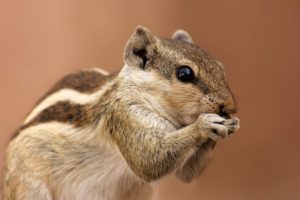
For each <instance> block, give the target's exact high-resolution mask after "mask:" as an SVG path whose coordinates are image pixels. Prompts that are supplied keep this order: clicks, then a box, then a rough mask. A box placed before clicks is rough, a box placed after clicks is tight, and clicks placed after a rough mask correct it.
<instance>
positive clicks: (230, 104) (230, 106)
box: [220, 97, 238, 114]
mask: <svg viewBox="0 0 300 200" xmlns="http://www.w3.org/2000/svg"><path fill="white" fill-rule="evenodd" d="M237 110H238V108H237V105H236V102H235V100H234V98H233V97H229V98H227V99H226V100H225V101H224V103H223V104H221V105H220V111H221V112H222V113H228V114H234V113H236V112H237Z"/></svg>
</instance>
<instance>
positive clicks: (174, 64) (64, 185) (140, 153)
mask: <svg viewBox="0 0 300 200" xmlns="http://www.w3.org/2000/svg"><path fill="white" fill-rule="evenodd" d="M124 63H125V64H124V66H123V68H122V69H121V70H119V71H118V72H115V73H112V74H108V73H107V72H105V71H103V70H101V69H97V68H95V69H87V70H81V71H79V72H76V73H73V74H70V75H67V76H65V77H64V78H63V79H62V80H61V81H59V82H58V83H57V84H55V85H54V86H53V87H52V88H51V89H50V91H49V92H48V93H47V94H46V95H45V96H44V97H43V98H42V99H41V100H40V101H39V102H38V103H37V105H36V106H35V107H34V109H33V110H32V111H31V113H29V115H27V117H26V119H25V121H24V122H23V124H22V126H21V127H20V128H19V131H18V132H17V133H16V135H15V136H14V137H13V138H12V140H11V141H10V143H9V145H8V147H7V151H6V162H5V163H6V165H5V179H4V199H5V200H33V199H45V200H69V199H72V200H81V199H88V200H96V199H101V200H102V199H103V200H119V199H126V200H129V199H131V200H133V199H150V198H151V197H152V193H153V189H152V187H153V183H155V182H156V181H157V180H159V179H161V178H162V177H164V176H166V175H168V174H172V173H174V174H175V175H176V176H177V177H178V178H179V179H181V180H182V181H184V182H190V181H192V180H193V179H195V178H196V177H197V176H198V175H199V174H201V172H202V171H203V170H204V169H205V168H206V166H207V164H208V162H209V160H210V157H211V153H212V150H213V149H214V146H215V145H216V143H217V141H219V140H220V139H223V138H227V137H228V136H229V135H230V134H231V133H233V132H235V131H236V130H237V129H238V128H239V120H238V118H237V117H234V116H233V114H235V113H236V112H237V104H236V100H235V98H234V96H233V94H232V92H231V90H230V88H229V85H228V82H227V78H226V75H225V70H224V66H223V65H222V64H221V63H220V62H219V61H217V60H216V59H214V58H213V57H212V56H210V55H209V54H208V53H207V52H205V51H204V50H202V49H201V48H199V47H198V46H197V45H196V44H195V43H194V42H193V40H192V38H191V36H190V35H189V34H188V33H187V32H186V31H183V30H177V31H176V32H175V33H174V34H173V36H172V37H171V39H163V38H160V37H157V36H154V35H152V33H151V32H150V31H149V30H148V29H147V28H144V27H142V26H138V27H137V28H136V30H135V32H134V33H133V34H132V36H131V37H130V39H129V41H128V42H127V44H126V47H125V50H124Z"/></svg>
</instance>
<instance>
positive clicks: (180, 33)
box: [172, 30, 193, 43]
mask: <svg viewBox="0 0 300 200" xmlns="http://www.w3.org/2000/svg"><path fill="white" fill-rule="evenodd" d="M172 39H173V40H182V41H185V42H189V43H193V39H192V37H191V36H190V34H188V32H186V31H184V30H177V31H175V32H174V33H173V35H172Z"/></svg>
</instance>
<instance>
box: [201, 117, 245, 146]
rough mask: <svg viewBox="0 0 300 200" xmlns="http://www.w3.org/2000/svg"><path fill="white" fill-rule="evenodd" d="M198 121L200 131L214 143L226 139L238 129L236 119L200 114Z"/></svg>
mask: <svg viewBox="0 0 300 200" xmlns="http://www.w3.org/2000/svg"><path fill="white" fill-rule="evenodd" d="M198 120H199V121H198V123H199V128H200V129H201V131H204V132H205V134H207V136H208V138H210V139H212V140H214V141H218V140H219V139H221V138H226V137H227V136H228V135H229V134H231V133H233V132H234V131H235V130H237V129H238V128H239V121H238V119H237V118H230V119H226V118H223V117H221V116H220V115H217V114H210V113H209V114H201V115H200V116H199V119H198Z"/></svg>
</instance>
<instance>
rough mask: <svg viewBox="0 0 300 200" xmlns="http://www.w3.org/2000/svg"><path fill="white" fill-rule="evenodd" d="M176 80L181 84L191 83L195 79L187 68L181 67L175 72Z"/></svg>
mask: <svg viewBox="0 0 300 200" xmlns="http://www.w3.org/2000/svg"><path fill="white" fill-rule="evenodd" d="M177 78H178V80H180V81H182V82H192V81H193V80H194V78H195V75H194V72H193V70H192V69H191V68H190V67H189V66H186V65H183V66H181V67H179V68H178V70H177Z"/></svg>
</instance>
